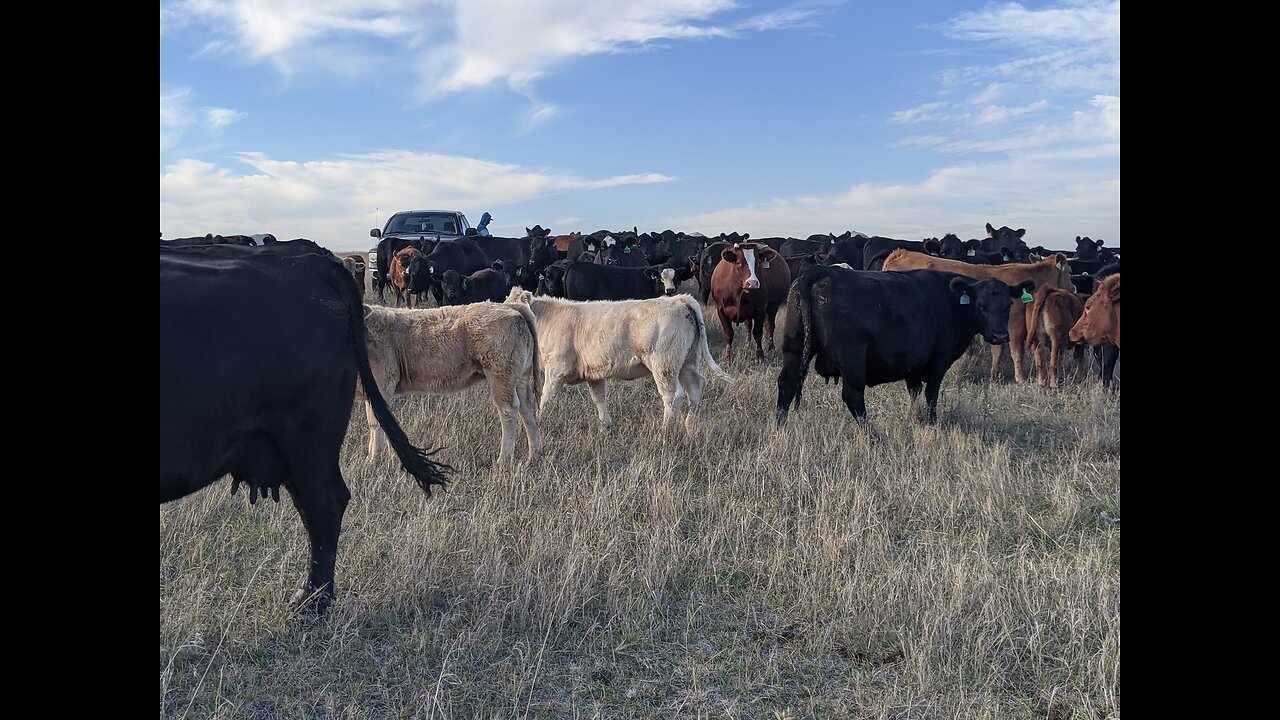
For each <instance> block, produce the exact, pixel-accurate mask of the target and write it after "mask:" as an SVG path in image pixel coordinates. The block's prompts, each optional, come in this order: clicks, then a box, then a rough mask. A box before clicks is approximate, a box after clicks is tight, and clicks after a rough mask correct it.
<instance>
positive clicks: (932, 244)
mask: <svg viewBox="0 0 1280 720" xmlns="http://www.w3.org/2000/svg"><path fill="white" fill-rule="evenodd" d="M924 251H925V252H927V253H929V254H930V255H937V254H938V253H940V252H942V243H941V242H939V241H938V238H929V239H928V240H925V241H924Z"/></svg>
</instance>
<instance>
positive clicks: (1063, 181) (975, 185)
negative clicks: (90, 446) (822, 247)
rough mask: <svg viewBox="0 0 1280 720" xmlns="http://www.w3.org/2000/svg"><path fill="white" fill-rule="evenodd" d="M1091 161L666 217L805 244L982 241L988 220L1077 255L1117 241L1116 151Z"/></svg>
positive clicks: (1001, 165) (1103, 151)
mask: <svg viewBox="0 0 1280 720" xmlns="http://www.w3.org/2000/svg"><path fill="white" fill-rule="evenodd" d="M1090 150H1091V152H1089V153H1075V154H1074V155H1073V156H1066V155H1063V154H1061V153H1024V154H1020V155H1018V156H1016V157H1011V158H1008V159H1005V160H1000V161H996V162H987V163H971V164H966V165H954V166H950V167H945V168H942V169H940V170H936V171H934V172H932V173H931V174H930V175H929V177H928V178H926V179H925V180H924V181H923V182H920V183H918V184H900V185H885V184H876V183H862V184H859V185H856V186H854V187H851V188H850V189H849V190H848V191H846V192H844V193H841V194H838V195H834V196H810V197H790V198H776V199H774V200H772V201H770V202H768V203H759V204H753V205H747V206H743V207H734V208H725V209H722V210H717V211H713V212H708V213H701V214H696V215H687V216H684V217H676V218H669V219H668V220H666V221H665V222H669V223H670V226H671V227H675V228H701V229H703V232H705V233H708V234H712V233H719V232H731V231H734V230H738V231H742V232H750V233H751V234H752V236H755V237H767V236H774V235H778V236H783V237H786V236H793V237H805V236H807V235H809V234H812V233H826V232H837V233H838V232H842V231H844V230H857V231H860V232H865V233H867V234H869V235H884V236H888V237H897V238H903V239H909V240H919V239H921V238H926V237H941V236H942V235H943V234H945V233H949V232H954V233H956V234H958V235H959V236H960V237H961V238H973V237H982V236H983V234H984V231H983V227H984V225H985V224H986V223H988V222H990V223H992V224H993V225H996V226H997V227H998V226H1000V225H1009V226H1011V227H1025V228H1027V242H1028V243H1029V244H1031V245H1045V246H1046V247H1051V248H1070V247H1072V245H1071V244H1070V239H1071V238H1074V237H1075V236H1076V235H1090V236H1091V237H1103V238H1106V239H1108V240H1109V241H1119V239H1120V169H1119V166H1118V164H1115V165H1113V164H1111V163H1110V162H1109V158H1110V157H1111V156H1112V154H1113V153H1118V152H1119V147H1118V145H1114V146H1098V147H1094V148H1090Z"/></svg>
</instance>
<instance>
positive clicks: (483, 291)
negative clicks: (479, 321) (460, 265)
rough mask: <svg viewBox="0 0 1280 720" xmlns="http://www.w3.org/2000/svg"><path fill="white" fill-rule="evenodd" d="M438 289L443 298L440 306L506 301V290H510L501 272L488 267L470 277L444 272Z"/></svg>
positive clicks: (451, 271) (455, 272)
mask: <svg viewBox="0 0 1280 720" xmlns="http://www.w3.org/2000/svg"><path fill="white" fill-rule="evenodd" d="M440 288H441V292H442V294H443V298H442V299H441V301H440V305H441V306H442V307H443V306H445V305H470V304H471V303H478V302H484V301H485V300H489V301H492V302H502V301H503V300H505V299H507V290H509V289H510V288H511V286H510V285H508V284H507V279H506V278H504V277H503V276H502V272H501V271H499V270H497V269H495V268H492V267H488V268H485V269H483V270H477V271H475V272H473V273H471V274H470V275H463V274H461V273H459V272H458V271H457V270H446V271H445V272H444V275H442V276H440Z"/></svg>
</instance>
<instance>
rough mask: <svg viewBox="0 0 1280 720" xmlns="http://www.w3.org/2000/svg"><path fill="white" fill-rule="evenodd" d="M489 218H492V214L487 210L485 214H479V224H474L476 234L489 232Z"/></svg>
mask: <svg viewBox="0 0 1280 720" xmlns="http://www.w3.org/2000/svg"><path fill="white" fill-rule="evenodd" d="M491 220H493V216H492V215H490V214H489V213H488V212H487V211H486V212H485V214H483V215H481V216H480V224H479V225H477V226H476V234H477V235H488V234H489V221H491Z"/></svg>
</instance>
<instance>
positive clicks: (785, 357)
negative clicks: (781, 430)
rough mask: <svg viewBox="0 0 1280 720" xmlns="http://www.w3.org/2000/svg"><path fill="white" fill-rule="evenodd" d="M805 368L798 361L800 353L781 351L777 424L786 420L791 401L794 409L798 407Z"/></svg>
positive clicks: (806, 368)
mask: <svg viewBox="0 0 1280 720" xmlns="http://www.w3.org/2000/svg"><path fill="white" fill-rule="evenodd" d="M784 348H785V345H784ZM807 370H808V366H807V365H804V364H801V362H800V353H793V352H787V351H786V350H785V349H784V350H783V351H782V372H780V373H778V416H777V422H778V425H782V424H784V423H786V422H787V413H788V412H789V411H790V410H791V404H792V403H793V402H794V403H795V406H796V409H799V408H800V393H801V391H803V390H804V376H805V373H806V371H807Z"/></svg>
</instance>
